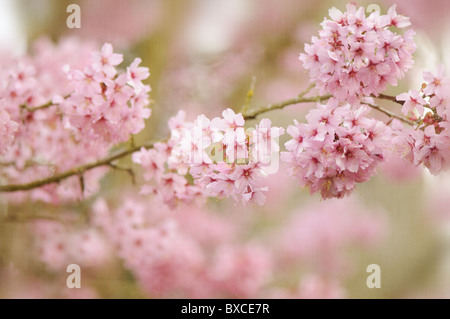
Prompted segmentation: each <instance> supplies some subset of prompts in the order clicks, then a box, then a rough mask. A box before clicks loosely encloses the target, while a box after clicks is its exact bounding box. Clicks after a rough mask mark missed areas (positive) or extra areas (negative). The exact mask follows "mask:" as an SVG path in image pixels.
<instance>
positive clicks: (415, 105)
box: [397, 90, 427, 116]
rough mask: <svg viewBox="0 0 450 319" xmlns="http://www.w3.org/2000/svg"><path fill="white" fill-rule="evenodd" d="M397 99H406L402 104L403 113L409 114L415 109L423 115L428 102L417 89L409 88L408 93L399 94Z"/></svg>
mask: <svg viewBox="0 0 450 319" xmlns="http://www.w3.org/2000/svg"><path fill="white" fill-rule="evenodd" d="M397 101H404V102H405V103H404V104H403V106H402V113H403V114H409V113H410V112H413V111H418V112H419V116H422V115H423V112H424V105H425V104H426V103H427V102H426V101H425V100H424V99H423V97H422V96H420V93H419V92H418V91H416V90H409V92H408V93H402V94H400V95H397Z"/></svg>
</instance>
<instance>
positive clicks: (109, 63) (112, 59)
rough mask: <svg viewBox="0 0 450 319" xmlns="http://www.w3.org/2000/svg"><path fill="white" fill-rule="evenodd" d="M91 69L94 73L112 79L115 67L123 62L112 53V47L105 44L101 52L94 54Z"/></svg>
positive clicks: (120, 57) (118, 56) (121, 57)
mask: <svg viewBox="0 0 450 319" xmlns="http://www.w3.org/2000/svg"><path fill="white" fill-rule="evenodd" d="M92 57H93V64H92V66H93V68H94V70H95V71H96V72H103V73H104V74H105V75H106V77H108V78H113V77H114V75H116V69H115V66H116V65H119V64H120V63H122V61H123V56H122V55H121V54H117V53H114V52H113V47H112V45H111V44H110V43H105V44H104V45H103V47H102V50H101V52H94V53H93V54H92Z"/></svg>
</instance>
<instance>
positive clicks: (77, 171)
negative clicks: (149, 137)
mask: <svg viewBox="0 0 450 319" xmlns="http://www.w3.org/2000/svg"><path fill="white" fill-rule="evenodd" d="M153 144H154V143H146V144H143V145H139V146H135V147H132V148H128V149H125V150H121V151H119V152H117V153H114V154H112V155H109V156H107V157H105V158H103V159H100V160H98V161H95V162H92V163H88V164H85V165H81V166H78V167H76V168H73V169H70V170H68V171H65V172H63V173H60V174H56V175H53V176H51V177H48V178H44V179H41V180H37V181H34V182H30V183H25V184H16V185H2V186H0V192H2V193H11V192H17V191H28V190H31V189H35V188H39V187H42V186H45V185H48V184H53V183H59V182H61V181H63V180H65V179H67V178H69V177H72V176H80V175H82V174H84V173H85V172H87V171H89V170H92V169H94V168H97V167H101V166H111V164H112V163H113V162H114V161H116V160H118V159H121V158H123V157H125V156H127V155H130V154H132V153H134V152H137V151H139V150H140V149H141V148H146V149H150V148H152V147H153Z"/></svg>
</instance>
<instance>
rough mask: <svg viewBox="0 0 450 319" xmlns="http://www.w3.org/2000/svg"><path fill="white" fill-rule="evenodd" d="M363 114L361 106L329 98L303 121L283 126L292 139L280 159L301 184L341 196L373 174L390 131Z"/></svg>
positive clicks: (326, 196) (329, 195)
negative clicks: (304, 122) (342, 104)
mask: <svg viewBox="0 0 450 319" xmlns="http://www.w3.org/2000/svg"><path fill="white" fill-rule="evenodd" d="M368 113H369V108H368V107H366V106H361V107H360V108H359V109H356V110H353V109H352V108H351V106H350V105H349V104H346V105H344V106H339V103H338V102H337V100H336V99H330V100H329V101H328V103H327V104H326V105H320V104H319V105H318V106H317V108H316V109H313V110H311V111H310V112H309V113H308V115H307V116H306V119H307V123H306V124H303V123H298V122H297V121H295V125H291V126H289V127H288V129H287V133H288V134H289V135H290V136H291V137H292V139H291V140H290V141H288V142H287V143H286V144H285V147H286V150H287V152H282V153H281V159H282V160H283V161H284V162H286V163H287V165H288V166H289V169H290V174H291V175H293V176H295V177H297V178H298V180H299V181H300V185H301V186H302V187H306V188H307V189H309V191H310V192H311V194H313V193H317V192H320V194H321V195H322V198H324V199H327V198H332V197H337V198H341V197H344V196H346V195H348V194H350V192H351V191H352V190H353V189H354V188H355V185H356V183H362V182H365V181H367V180H369V179H370V178H371V177H372V176H374V175H375V174H376V168H377V166H378V165H379V164H380V163H381V162H382V161H383V159H384V155H383V153H384V152H385V149H386V147H387V144H388V141H389V136H390V135H391V132H390V128H389V127H388V126H386V125H385V124H384V123H383V122H380V121H378V120H375V119H372V118H368V117H366V115H367V114H368Z"/></svg>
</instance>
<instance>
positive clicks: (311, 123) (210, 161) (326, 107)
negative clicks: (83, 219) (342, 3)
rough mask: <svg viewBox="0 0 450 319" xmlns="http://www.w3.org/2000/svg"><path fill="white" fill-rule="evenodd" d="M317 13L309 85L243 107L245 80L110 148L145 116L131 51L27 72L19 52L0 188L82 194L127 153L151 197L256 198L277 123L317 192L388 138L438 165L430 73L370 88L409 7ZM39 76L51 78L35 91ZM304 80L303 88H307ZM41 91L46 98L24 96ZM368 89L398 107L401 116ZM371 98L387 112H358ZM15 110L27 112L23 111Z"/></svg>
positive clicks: (365, 172)
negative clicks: (228, 93)
mask: <svg viewBox="0 0 450 319" xmlns="http://www.w3.org/2000/svg"><path fill="white" fill-rule="evenodd" d="M329 15H330V18H329V19H328V18H326V19H325V20H324V21H323V22H322V23H321V26H322V29H321V30H320V31H319V35H318V36H317V37H312V41H311V43H308V44H306V45H305V53H302V54H300V61H301V62H302V64H303V67H304V68H305V69H306V70H307V71H309V75H310V82H311V83H313V84H312V85H310V86H308V88H307V89H306V90H305V91H303V92H302V93H301V94H299V95H298V96H296V97H293V98H291V99H288V100H285V101H281V102H279V103H274V104H268V105H261V106H254V107H250V101H251V98H252V96H253V94H254V86H255V81H254V80H253V81H252V85H251V88H250V90H249V92H248V93H247V98H246V100H245V104H244V106H243V108H242V110H241V112H240V113H235V112H234V111H233V110H232V109H226V110H224V111H223V112H222V114H221V116H220V117H215V118H213V119H209V118H207V117H206V116H205V115H203V114H201V115H199V116H198V117H197V118H195V119H194V120H193V121H189V120H186V118H185V113H184V112H183V111H180V112H179V113H178V114H177V115H176V116H174V117H172V118H171V119H170V120H169V122H168V126H169V129H170V136H169V137H168V138H167V139H165V140H163V141H158V142H147V143H144V144H142V145H135V144H134V142H133V143H132V145H131V146H129V147H126V148H124V149H121V150H118V151H115V152H113V153H111V152H110V150H111V149H112V147H114V146H115V145H118V144H119V143H122V142H126V141H130V140H131V141H133V140H132V139H133V136H134V135H135V134H137V133H139V132H141V131H142V130H143V129H144V127H145V120H146V119H148V118H149V117H150V115H151V110H150V109H149V108H148V107H147V106H148V104H149V93H150V91H151V89H150V87H149V86H148V85H145V84H144V83H143V81H145V80H146V79H147V78H148V77H149V75H150V73H149V70H148V69H147V68H145V67H141V66H140V63H141V60H140V59H139V58H136V59H135V60H134V61H133V62H132V63H131V65H129V66H128V67H126V69H120V68H119V65H120V64H121V63H122V61H123V57H122V55H120V54H117V53H114V52H113V48H112V46H111V45H110V44H105V45H104V46H103V47H102V49H101V51H100V52H94V53H92V54H91V53H90V52H89V54H86V61H84V64H83V65H84V67H83V68H74V69H72V68H70V67H69V66H64V67H63V68H61V70H63V71H61V72H59V73H52V72H50V71H48V72H49V73H47V74H46V73H45V71H43V74H39V73H36V74H37V75H35V72H34V71H33V72H29V74H28V73H27V72H28V71H27V70H28V69H36V68H37V66H35V65H34V64H33V58H30V59H28V60H27V62H23V63H28V64H29V65H28V67H29V68H28V69H27V68H22V66H16V69H13V70H10V72H7V74H8V75H7V78H5V79H0V80H2V81H6V82H7V81H9V82H11V81H13V82H14V81H15V82H14V83H15V84H16V85H15V86H7V85H5V88H6V89H4V92H0V97H1V99H0V103H1V106H2V109H1V110H0V122H1V124H3V127H4V128H5V129H4V130H3V131H2V132H0V133H1V135H0V139H1V141H2V143H1V144H0V153H1V154H2V162H3V163H14V165H4V167H3V168H4V169H3V171H2V174H3V175H2V178H3V181H5V182H4V184H3V185H0V192H3V193H14V192H20V191H35V192H37V195H36V196H38V197H39V198H42V197H44V198H46V199H47V200H48V198H56V199H59V197H61V196H67V197H70V196H74V197H76V196H75V195H73V194H78V195H79V196H78V197H84V196H85V194H86V193H87V192H88V191H90V192H93V193H95V189H96V186H95V185H96V184H98V180H99V179H100V178H101V177H102V176H103V175H104V174H105V172H106V171H107V170H108V168H109V169H115V170H120V171H125V172H127V173H128V174H130V176H131V177H132V178H133V180H134V177H135V173H134V171H133V170H132V169H131V168H123V167H120V166H118V165H117V164H116V161H118V160H119V159H121V158H124V157H126V156H130V155H131V156H132V161H133V162H134V163H135V164H138V165H140V166H141V169H142V171H143V175H142V176H143V179H144V181H145V183H144V184H143V185H142V187H141V193H142V194H152V195H154V196H157V197H159V198H160V199H162V201H163V202H164V203H165V204H167V205H169V206H174V205H177V204H178V203H180V202H181V203H184V202H192V201H194V200H197V199H200V200H201V199H204V198H206V197H215V198H219V199H221V198H233V199H234V200H236V201H238V202H242V203H244V204H247V203H250V202H255V203H258V204H262V203H264V199H265V195H264V194H265V193H266V192H267V191H268V189H267V187H266V186H265V184H264V179H265V178H266V177H267V176H268V175H270V174H272V173H273V172H274V167H273V165H274V156H275V157H276V156H278V154H279V152H280V146H279V144H278V139H279V137H280V136H281V135H283V134H284V133H285V131H286V132H287V134H288V135H289V136H290V137H291V139H290V140H289V141H288V142H287V143H286V144H285V151H283V152H281V160H282V162H283V163H284V164H285V165H287V167H288V168H289V172H290V174H291V175H292V176H294V177H296V178H297V179H298V180H299V183H300V185H301V186H302V187H304V188H306V189H308V190H309V191H310V192H311V193H312V194H314V193H320V194H321V196H322V198H334V197H337V198H341V197H344V196H347V195H348V194H350V193H351V192H352V191H353V189H354V188H355V187H356V185H357V184H358V183H362V182H365V181H368V180H369V179H370V178H371V177H372V176H374V175H375V174H376V169H377V167H378V166H379V164H380V163H382V162H383V161H384V160H385V158H386V157H387V154H388V152H389V151H391V152H392V145H394V149H395V151H398V152H399V153H401V154H402V155H403V156H404V157H405V158H406V159H407V160H410V161H412V162H413V163H414V164H416V165H421V164H424V165H425V166H426V167H427V168H428V169H429V170H430V171H431V172H432V173H433V174H437V173H439V172H440V171H441V170H442V169H445V168H447V167H448V166H449V163H450V150H449V149H448V147H447V145H449V141H450V134H449V130H450V124H449V122H448V121H447V119H449V118H450V117H449V114H448V110H447V101H448V100H449V98H450V97H449V96H448V94H449V93H448V92H450V90H449V86H450V84H449V81H448V80H447V78H446V77H445V74H444V71H443V70H442V69H441V70H439V71H438V73H437V74H436V75H435V74H433V73H431V72H425V73H424V84H423V85H422V87H421V89H420V90H418V91H416V90H410V91H409V92H408V93H402V94H399V95H398V96H389V95H386V94H384V93H383V92H384V91H385V90H386V87H387V85H392V86H396V85H397V81H398V80H400V79H401V78H403V77H404V76H405V74H406V72H407V71H408V70H409V69H410V68H411V67H412V64H413V53H414V51H415V43H414V40H413V38H414V31H413V30H411V29H408V30H406V31H405V32H404V33H397V31H398V30H399V29H403V28H407V27H409V26H410V22H409V18H407V17H404V16H401V15H398V14H397V13H396V10H395V6H394V7H392V8H391V9H389V11H388V13H387V14H386V15H380V14H379V13H377V12H373V13H371V14H370V15H369V16H366V14H365V11H364V8H363V7H358V6H356V5H354V4H349V5H348V6H347V11H346V12H341V11H339V10H338V9H336V8H332V9H330V11H329ZM11 74H13V79H11V78H10V77H11ZM40 77H42V78H45V79H48V78H51V79H53V81H54V82H55V83H61V84H60V86H56V87H44V88H43V89H42V90H35V86H36V85H37V84H36V83H39V80H40ZM61 77H63V79H61ZM9 82H8V83H9ZM48 82H49V81H47V82H45V83H48ZM42 85H44V84H42ZM312 89H314V90H315V91H317V93H315V94H316V95H314V96H309V94H310V93H311V90H312ZM18 92H23V93H22V95H20V94H18ZM33 92H38V93H33ZM39 92H46V93H45V94H44V93H39ZM46 100H50V102H47V103H44V104H38V103H37V102H38V101H46ZM376 100H385V101H390V102H393V103H396V104H397V106H399V105H400V106H401V113H402V114H403V115H398V114H396V113H395V112H391V111H389V110H387V109H385V108H383V107H382V106H379V105H377V104H376V102H375V101H376ZM302 103H316V104H317V106H316V107H315V108H313V109H311V110H310V111H309V113H308V114H307V115H306V123H299V122H297V121H296V120H294V124H293V125H290V126H288V127H287V129H286V130H285V129H284V128H281V127H274V126H272V123H271V121H270V120H269V119H267V118H263V119H261V120H260V122H259V123H258V124H255V125H254V126H252V127H245V125H246V121H248V120H254V119H256V118H257V117H258V116H259V115H262V114H265V113H267V112H269V111H273V110H279V109H283V108H285V107H287V106H290V105H295V104H302ZM371 109H372V110H374V111H377V112H381V113H382V114H384V115H386V116H388V117H389V118H390V120H389V121H388V122H387V123H385V122H383V121H379V120H376V119H374V118H371V117H369V113H370V110H371ZM22 110H26V111H28V113H27V114H26V116H23V114H21V113H22V112H21V111H22ZM18 123H21V125H19V124H18ZM399 123H400V124H399ZM403 124H407V126H406V127H405V126H403ZM405 154H406V155H405ZM29 163H39V164H40V165H29ZM100 168H104V170H100ZM275 169H276V168H275ZM30 177H33V178H30ZM65 188H69V189H70V190H71V191H65V190H64V189H65ZM76 189H77V190H76ZM43 193H45V195H43Z"/></svg>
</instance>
